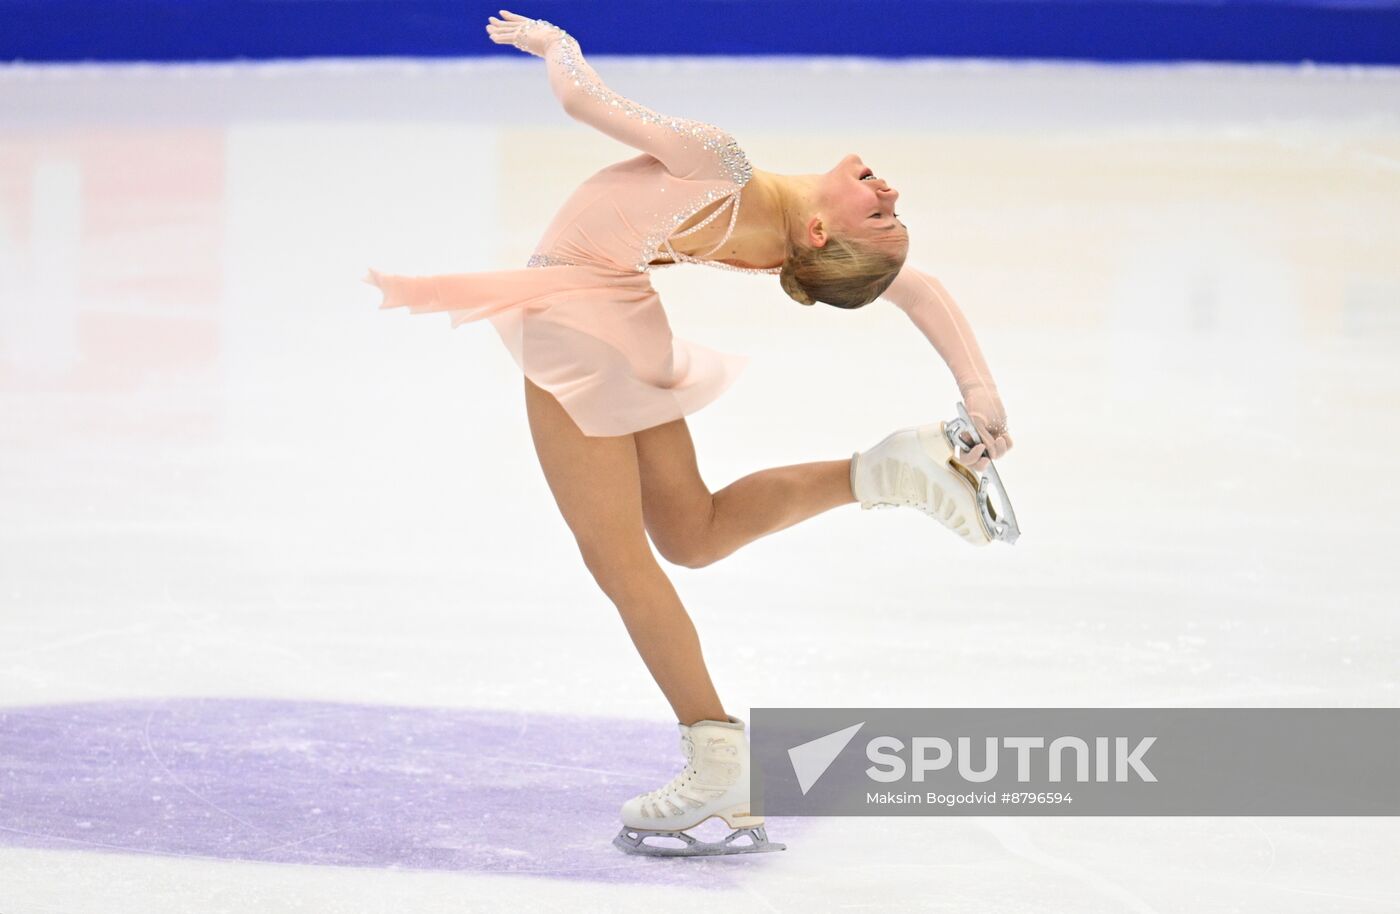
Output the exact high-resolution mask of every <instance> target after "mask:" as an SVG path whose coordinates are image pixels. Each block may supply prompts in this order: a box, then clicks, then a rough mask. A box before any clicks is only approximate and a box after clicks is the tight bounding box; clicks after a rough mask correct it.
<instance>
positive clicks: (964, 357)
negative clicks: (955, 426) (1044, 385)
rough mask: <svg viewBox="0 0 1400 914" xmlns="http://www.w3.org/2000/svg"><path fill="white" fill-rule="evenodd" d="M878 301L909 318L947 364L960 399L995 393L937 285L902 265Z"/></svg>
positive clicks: (959, 316)
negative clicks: (979, 392) (974, 393)
mask: <svg viewBox="0 0 1400 914" xmlns="http://www.w3.org/2000/svg"><path fill="white" fill-rule="evenodd" d="M881 298H885V299H888V300H889V301H892V302H894V303H895V304H896V305H898V306H899V307H900V309H901V310H903V311H904V313H905V314H907V315H909V319H910V320H912V321H913V322H914V324H915V326H917V327H918V328H919V331H920V332H922V333H923V335H924V336H925V337H927V338H928V340H929V342H930V343H932V344H933V347H934V348H935V349H937V350H938V354H939V355H940V356H942V357H943V361H944V362H946V363H947V364H948V368H949V370H951V371H952V372H953V379H954V381H956V382H957V385H958V390H959V391H961V392H962V393H963V395H964V396H967V395H968V394H969V393H971V392H972V391H975V390H979V389H985V390H987V391H989V392H991V393H993V394H994V393H995V392H996V382H995V381H994V380H993V379H992V372H991V369H989V368H988V367H987V362H986V360H985V359H984V358H983V357H982V350H981V349H980V348H978V346H977V339H976V337H974V336H973V334H972V327H971V326H970V325H969V324H968V322H967V318H965V317H963V313H962V310H961V309H960V308H959V307H958V305H957V302H955V301H953V297H952V296H951V295H949V294H948V290H947V289H945V288H943V284H942V283H941V282H939V281H938V280H937V279H936V278H934V277H933V276H930V275H929V274H927V273H925V272H923V271H922V270H918V269H915V268H914V267H912V266H909V265H907V264H906V265H905V266H904V268H903V269H901V270H900V271H899V275H898V276H896V277H895V280H894V282H893V283H891V284H890V285H889V287H888V288H886V289H885V291H884V292H883V293H882V294H881Z"/></svg>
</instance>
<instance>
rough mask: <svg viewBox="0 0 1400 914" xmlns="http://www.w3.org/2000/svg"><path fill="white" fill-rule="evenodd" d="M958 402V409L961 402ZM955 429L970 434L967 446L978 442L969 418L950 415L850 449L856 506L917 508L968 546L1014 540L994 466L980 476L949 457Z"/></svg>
mask: <svg viewBox="0 0 1400 914" xmlns="http://www.w3.org/2000/svg"><path fill="white" fill-rule="evenodd" d="M958 408H959V412H960V413H963V409H962V404H961V403H960V404H958ZM963 415H964V416H965V415H966V414H965V413H963ZM959 433H965V434H967V435H968V437H969V438H970V439H971V440H972V444H971V445H970V446H968V449H969V450H970V449H971V448H972V447H976V446H977V444H979V443H980V442H979V441H978V438H977V433H976V430H975V429H974V428H973V426H972V423H971V420H966V421H964V420H962V419H954V420H953V421H952V422H940V423H938V424H937V425H921V426H918V427H910V428H902V429H900V430H899V431H896V432H891V433H890V434H889V435H887V436H885V438H884V439H883V440H882V441H880V443H879V444H877V445H875V446H874V447H872V448H871V449H870V450H868V451H865V452H861V451H857V452H855V454H853V455H852V456H851V491H852V492H853V493H854V494H855V497H856V500H857V501H859V502H860V506H861V508H862V509H866V508H887V507H897V506H903V507H911V508H918V509H919V510H920V511H922V512H924V513H925V514H927V515H928V516H929V517H932V518H933V519H934V520H936V521H938V522H939V523H940V524H942V525H943V526H945V527H947V528H948V529H949V530H952V531H953V532H954V533H955V534H957V536H958V537H959V538H960V539H961V540H962V541H963V542H965V543H968V544H970V545H973V546H985V545H987V544H988V543H990V542H991V541H992V540H995V539H999V540H1004V541H1006V542H1015V541H1016V537H1017V536H1018V535H1019V533H1020V531H1019V529H1018V528H1017V527H1016V522H1015V516H1014V515H1013V514H1011V511H1010V507H1011V506H1010V503H1009V502H1008V501H1006V500H1005V491H1004V490H1003V489H1002V488H1001V480H1000V477H997V476H996V470H995V468H990V469H989V470H988V473H989V474H990V475H989V476H988V477H986V478H984V477H982V476H979V475H978V474H977V473H975V472H974V471H973V470H971V469H969V468H968V467H967V466H965V465H964V464H962V463H961V462H960V461H958V460H957V459H956V458H955V457H954V452H953V448H954V444H953V442H954V438H953V436H954V435H955V434H959ZM964 446H967V445H964ZM990 489H995V490H996V491H997V492H998V493H999V494H1001V496H1002V505H1003V508H1004V511H1003V516H998V513H997V511H996V509H995V507H993V505H992V503H991V500H990V499H989V498H988V491H989V490H990Z"/></svg>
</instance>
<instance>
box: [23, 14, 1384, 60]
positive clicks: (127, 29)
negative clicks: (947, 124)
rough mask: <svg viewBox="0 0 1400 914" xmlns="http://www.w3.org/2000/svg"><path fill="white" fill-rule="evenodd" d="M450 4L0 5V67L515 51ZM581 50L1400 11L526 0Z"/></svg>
mask: <svg viewBox="0 0 1400 914" xmlns="http://www.w3.org/2000/svg"><path fill="white" fill-rule="evenodd" d="M499 8H500V6H499V4H497V5H492V4H485V3H483V4H478V3H472V2H462V0H260V2H248V0H222V2H219V0H164V2H160V0H115V2H95V0H88V2H79V0H0V59H3V60H6V61H16V60H23V61H83V60H94V61H138V60H148V61H174V60H236V59H240V58H248V59H269V58H300V57H379V56H393V57H463V56H473V55H488V54H516V53H519V52H518V51H515V50H514V49H512V48H505V47H501V46H498V45H496V44H493V43H492V42H491V41H490V40H489V39H488V38H487V37H486V34H485V31H484V29H485V24H486V18H487V17H488V16H490V15H492V14H494V13H495V12H496V10H497V9H499ZM507 8H508V9H513V11H514V12H518V13H520V14H521V15H527V16H534V17H537V18H543V19H548V20H550V21H551V22H554V23H556V24H558V25H561V26H563V27H564V28H566V29H568V30H569V31H570V32H571V33H572V34H573V35H574V36H575V37H577V38H578V39H579V41H580V43H581V44H582V46H583V48H584V50H585V51H586V52H588V53H590V54H698V55H710V54H726V55H754V54H758V55H770V54H803V55H807V54H819V55H862V56H873V57H910V56H921V57H925V56H926V57H994V58H1068V59H1079V60H1099V61H1183V60H1198V61H1259V62H1264V61H1274V62H1294V63H1296V62H1303V61H1312V62H1316V63H1357V64H1395V63H1400V0H1361V2H1338V0H1217V2H1183V0H847V2H833V0H742V2H741V0H686V2H670V3H639V2H617V0H530V2H529V3H526V4H524V5H521V6H519V7H518V8H516V7H513V6H512V7H507Z"/></svg>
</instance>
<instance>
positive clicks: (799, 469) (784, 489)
mask: <svg viewBox="0 0 1400 914" xmlns="http://www.w3.org/2000/svg"><path fill="white" fill-rule="evenodd" d="M633 437H634V438H635V439H636V442H637V460H638V464H639V467H640V471H641V477H642V510H643V513H644V516H645V519H646V529H647V532H648V533H650V534H651V539H652V542H654V543H655V544H656V548H657V550H658V551H659V552H660V553H661V554H662V555H663V556H664V557H665V558H666V560H667V561H670V562H673V563H675V564H677V565H684V566H686V567H689V568H699V567H701V566H704V565H708V564H710V563H711V562H715V561H718V560H719V559H722V558H724V557H725V556H727V555H729V554H730V553H732V552H734V551H735V550H737V549H738V548H739V547H741V546H743V545H745V544H747V543H751V542H753V541H754V540H756V539H758V538H759V537H761V536H766V535H767V534H769V533H773V532H776V531H778V530H782V529H784V528H785V527H791V526H792V525H793V524H796V523H798V522H799V521H804V520H806V519H807V518H809V517H813V516H815V515H817V514H821V513H822V512H823V511H828V510H830V509H832V508H835V507H837V506H839V505H847V504H851V503H853V502H854V501H855V500H856V499H855V495H854V494H852V492H851V460H850V458H849V457H847V458H844V459H841V460H823V461H817V462H815V463H799V464H793V465H790V466H782V467H773V468H772V469H767V470H760V471H758V472H757V473H750V474H749V475H748V476H745V477H743V478H742V479H738V480H736V481H734V482H732V483H730V484H729V485H727V486H725V487H724V488H723V489H720V490H719V491H718V492H714V493H711V492H710V490H709V488H708V487H707V486H706V485H705V482H704V480H702V479H701V478H700V470H699V468H698V466H697V464H696V460H695V445H694V443H693V442H692V441H691V437H690V429H689V427H688V426H687V425H686V421H685V420H684V419H677V420H675V421H674V422H667V423H665V424H664V425H658V426H655V427H653V428H649V429H646V430H644V431H640V432H637V433H636V434H635V435H634V436H633Z"/></svg>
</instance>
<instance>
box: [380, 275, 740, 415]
mask: <svg viewBox="0 0 1400 914" xmlns="http://www.w3.org/2000/svg"><path fill="white" fill-rule="evenodd" d="M364 282H367V283H369V284H370V285H373V286H376V287H378V288H379V289H380V291H381V292H383V294H384V300H383V302H382V303H381V304H380V305H379V307H380V308H399V307H406V308H408V310H409V311H410V312H412V313H414V314H420V313H428V312H446V313H447V314H449V315H450V316H451V318H452V326H453V327H456V326H458V325H460V324H464V323H468V322H470V321H477V320H481V319H482V318H486V319H489V320H490V321H491V323H492V324H493V325H494V326H495V328H496V332H497V333H498V334H499V335H500V337H501V340H502V342H504V343H505V345H506V348H507V349H508V350H509V351H510V354H511V356H512V357H513V358H514V359H515V363H516V364H517V365H518V366H520V370H521V371H522V372H523V373H524V374H525V376H526V377H528V378H529V379H530V380H531V381H533V382H534V383H536V384H538V385H539V386H540V387H542V388H544V389H545V390H547V391H549V392H550V393H551V394H553V395H554V396H555V397H556V398H557V399H558V400H559V402H560V404H561V405H562V406H563V407H564V409H565V410H566V411H567V412H568V414H569V416H570V417H571V418H572V419H573V420H574V422H575V424H577V425H578V427H579V429H580V430H581V431H582V432H583V433H584V434H585V435H590V436H606V435H626V434H630V433H632V432H636V431H641V430H642V429H647V428H651V427H652V426H655V425H660V424H662V423H664V422H671V421H673V420H676V419H680V418H682V417H684V416H688V415H690V414H691V413H693V412H695V411H696V410H699V409H700V408H702V407H704V406H706V405H707V404H709V403H711V402H713V401H714V400H715V399H716V398H718V397H719V395H720V394H722V393H724V391H725V390H726V389H728V387H729V385H730V384H732V383H733V382H734V379H735V378H736V377H738V375H739V373H740V372H741V371H743V369H744V367H745V366H746V365H747V364H748V357H747V356H740V355H731V354H729V353H724V352H720V351H718V350H715V349H711V348H709V347H707V346H702V345H700V344H698V343H693V342H690V341H689V340H683V339H681V338H679V337H676V336H674V335H673V334H672V333H671V324H670V321H669V320H667V317H666V311H665V309H664V308H663V307H662V305H661V298H660V296H659V295H657V293H656V290H655V289H654V288H652V285H651V277H650V276H649V275H648V274H646V273H640V272H636V271H631V272H627V271H622V270H617V269H614V268H611V267H605V266H592V265H566V266H547V267H530V268H527V269H522V270H499V271H495V272H484V273H452V274H443V275H439V276H400V275H395V274H392V273H380V272H378V271H376V270H373V269H371V270H370V271H369V275H368V276H367V277H366V278H365V279H364Z"/></svg>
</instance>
